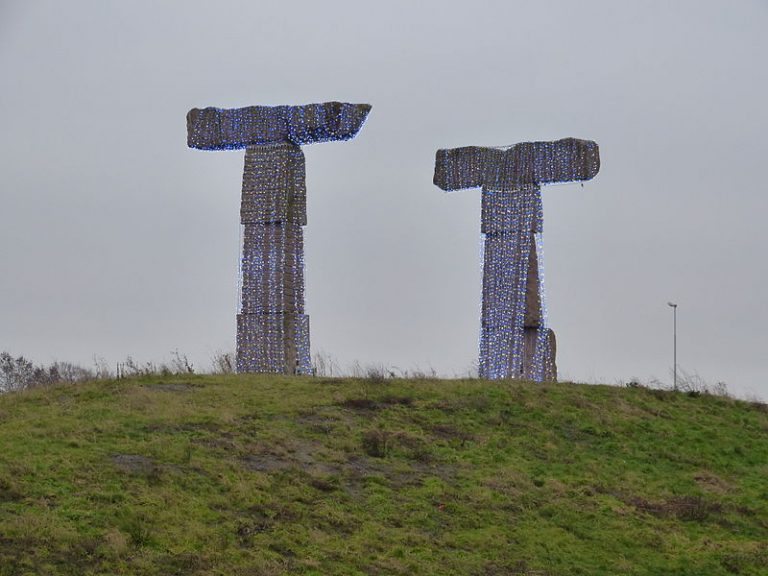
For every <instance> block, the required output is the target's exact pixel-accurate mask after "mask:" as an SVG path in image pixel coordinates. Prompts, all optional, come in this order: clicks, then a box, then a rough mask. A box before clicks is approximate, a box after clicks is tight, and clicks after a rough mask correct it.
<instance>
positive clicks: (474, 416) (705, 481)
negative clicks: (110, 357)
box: [0, 376, 768, 576]
mask: <svg viewBox="0 0 768 576" xmlns="http://www.w3.org/2000/svg"><path fill="white" fill-rule="evenodd" d="M21 574H25V575H26V574H35V575H37V574H72V575H75V574H76V575H83V574H157V575H163V576H165V575H169V574H184V575H190V574H211V575H213V574H221V575H242V576H246V575H248V576H256V575H275V574H318V575H320V574H322V575H327V574H382V575H389V574H408V575H411V574H476V575H502V574H505V575H506V574H518V575H524V574H525V575H539V576H544V575H547V576H554V575H558V576H559V575H563V576H565V575H568V576H572V575H577V574H585V575H587V574H588V575H599V574H611V575H614V574H622V575H624V574H630V575H635V574H637V575H639V574H654V575H656V574H659V575H673V574H675V575H682V574H689V575H696V576H700V575H704V574H706V575H717V574H753V575H758V574H761V575H765V574H768V411H767V410H766V406H765V405H761V404H757V403H747V402H740V401H735V400H731V399H728V398H721V397H715V396H708V395H700V396H695V395H686V394H682V393H672V392H662V391H653V390H646V389H642V388H638V389H623V388H616V387H607V386H585V385H571V384H557V385H549V384H548V385H535V384H527V383H509V382H500V383H499V382H497V383H489V382H483V381H478V380H464V381H439V380H422V381H416V380H386V381H384V382H382V381H376V380H353V379H344V380H339V379H322V378H315V379H312V378H287V377H271V376H190V377H168V378H160V377H156V378H144V379H138V380H123V381H111V382H95V383H90V384H81V385H74V386H58V387H54V388H48V389H41V390H32V391H26V392H20V393H12V394H7V395H5V396H2V397H0V575H2V576H10V575H21Z"/></svg>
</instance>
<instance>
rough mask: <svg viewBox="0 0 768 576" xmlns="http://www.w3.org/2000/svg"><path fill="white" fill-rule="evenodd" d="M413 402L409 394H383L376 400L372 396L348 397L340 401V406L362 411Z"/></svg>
mask: <svg viewBox="0 0 768 576" xmlns="http://www.w3.org/2000/svg"><path fill="white" fill-rule="evenodd" d="M411 404H413V398H411V397H409V396H382V397H381V398H377V399H375V400H374V399H372V398H347V399H346V400H343V401H342V402H339V406H341V407H342V408H347V409H348V410H357V411H361V412H374V411H376V410H381V409H383V408H387V407H388V406H398V405H399V406H410V405H411Z"/></svg>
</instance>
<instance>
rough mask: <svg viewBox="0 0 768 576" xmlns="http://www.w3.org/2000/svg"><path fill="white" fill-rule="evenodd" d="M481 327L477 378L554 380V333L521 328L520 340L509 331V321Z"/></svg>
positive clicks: (555, 370) (543, 329) (541, 329)
mask: <svg viewBox="0 0 768 576" xmlns="http://www.w3.org/2000/svg"><path fill="white" fill-rule="evenodd" d="M505 319H506V320H507V322H499V323H498V324H495V325H490V326H489V325H488V324H485V325H484V326H483V329H482V337H481V340H480V361H479V368H480V370H479V372H480V374H479V375H480V378H487V379H488V380H504V379H510V378H511V379H520V380H533V381H535V382H555V381H557V365H556V363H555V353H556V341H555V333H554V332H553V331H552V330H550V329H548V328H539V327H525V328H524V329H523V334H522V338H521V339H518V338H516V337H515V332H514V330H512V329H510V328H509V325H510V323H511V319H508V318H505Z"/></svg>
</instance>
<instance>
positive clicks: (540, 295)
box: [434, 138, 600, 382]
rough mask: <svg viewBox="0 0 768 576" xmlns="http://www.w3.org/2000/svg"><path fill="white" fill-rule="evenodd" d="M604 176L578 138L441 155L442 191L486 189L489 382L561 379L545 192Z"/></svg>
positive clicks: (483, 353)
mask: <svg viewBox="0 0 768 576" xmlns="http://www.w3.org/2000/svg"><path fill="white" fill-rule="evenodd" d="M599 169H600V155H599V151H598V147H597V144H595V143H594V142H592V141H590V140H577V139H575V138H564V139H563V140H557V141H555V142H524V143H521V144H515V145H514V146H510V147H503V148H484V147H478V146H468V147H465V148H454V149H451V150H438V151H437V157H436V160H435V178H434V183H435V184H436V185H437V186H439V187H440V188H442V189H443V190H446V191H451V190H459V189H462V188H476V187H481V188H482V217H481V218H482V220H481V222H482V223H481V232H482V233H483V234H484V235H485V242H484V251H483V254H484V256H483V303H482V318H481V329H480V359H479V362H478V367H479V374H480V377H481V378H489V379H497V378H524V379H526V380H535V381H538V382H541V381H543V380H556V379H557V366H556V364H555V333H554V332H553V331H552V330H550V329H549V327H548V326H547V314H546V305H545V302H544V282H543V281H544V268H543V263H542V256H543V254H542V241H541V235H542V228H543V211H542V205H541V189H540V187H541V185H542V184H549V183H554V182H573V181H576V180H589V179H591V178H593V177H594V176H595V175H596V174H597V172H598V170H599Z"/></svg>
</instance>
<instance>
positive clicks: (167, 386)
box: [144, 382, 200, 392]
mask: <svg viewBox="0 0 768 576" xmlns="http://www.w3.org/2000/svg"><path fill="white" fill-rule="evenodd" d="M144 387H145V388H148V389H150V390H159V391H161V392H192V391H193V390H194V389H195V388H200V386H196V385H194V384H192V383H191V382H173V383H167V382H157V383H154V384H147V385H145V386H144Z"/></svg>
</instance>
